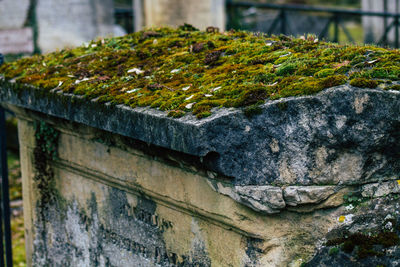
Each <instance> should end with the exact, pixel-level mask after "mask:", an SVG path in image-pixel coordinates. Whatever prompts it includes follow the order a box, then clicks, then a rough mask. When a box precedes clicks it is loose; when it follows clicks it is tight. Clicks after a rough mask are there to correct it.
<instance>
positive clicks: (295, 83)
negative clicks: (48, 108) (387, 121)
mask: <svg viewBox="0 0 400 267" xmlns="http://www.w3.org/2000/svg"><path fill="white" fill-rule="evenodd" d="M0 73H1V74H3V75H4V76H5V78H6V79H15V80H16V81H17V82H19V83H23V84H30V85H33V86H36V87H40V88H41V90H42V91H43V96H46V95H48V94H50V90H52V89H55V88H56V89H57V90H59V91H63V92H65V93H74V94H77V95H82V96H84V97H85V98H86V99H87V100H88V101H89V100H92V99H96V100H97V101H98V102H99V103H105V102H108V103H112V104H123V105H127V106H130V107H137V106H151V107H152V108H157V109H160V110H164V111H167V112H169V113H170V116H172V117H179V116H181V115H184V114H185V113H187V112H193V114H195V115H196V116H197V117H199V118H203V117H205V116H209V115H210V114H211V109H212V108H214V107H246V106H251V105H254V104H256V103H258V102H260V103H262V102H263V101H265V100H268V99H278V98H282V97H289V96H299V95H310V94H315V93H318V92H319V91H321V90H323V89H325V88H329V87H333V86H337V85H341V84H344V83H347V82H349V80H352V79H353V80H352V83H353V84H357V85H355V86H361V87H370V88H371V87H376V86H374V80H373V79H381V80H384V81H387V80H396V79H398V78H399V77H400V52H399V51H398V50H390V49H383V48H378V47H374V46H349V45H347V46H343V45H338V44H333V43H327V42H314V38H312V37H310V38H307V39H306V40H302V39H296V38H292V37H286V36H279V37H277V36H266V35H259V34H258V35H255V34H252V33H248V32H240V31H239V32H237V31H229V32H225V33H219V32H218V31H217V30H216V29H211V28H210V29H209V30H208V31H206V32H202V31H198V30H197V29H195V28H194V27H192V26H191V25H188V24H185V25H183V26H181V27H179V28H178V29H171V28H155V29H148V30H145V31H140V32H137V33H133V34H129V35H126V36H123V37H117V38H109V39H98V40H94V41H92V42H90V43H89V44H88V45H87V46H81V47H77V48H74V49H65V50H61V51H58V52H54V53H51V54H47V55H36V56H33V57H28V58H22V59H20V60H18V61H15V62H9V63H6V64H3V65H2V66H1V67H0ZM360 78H363V79H366V80H362V81H367V82H365V83H363V82H361V80H354V79H360ZM251 109H252V108H250V110H251Z"/></svg>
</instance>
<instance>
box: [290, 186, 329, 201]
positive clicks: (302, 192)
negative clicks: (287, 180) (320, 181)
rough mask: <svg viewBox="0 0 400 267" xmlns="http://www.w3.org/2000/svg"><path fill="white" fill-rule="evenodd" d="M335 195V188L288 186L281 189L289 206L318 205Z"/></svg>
mask: <svg viewBox="0 0 400 267" xmlns="http://www.w3.org/2000/svg"><path fill="white" fill-rule="evenodd" d="M334 193H335V186H288V187H286V188H284V189H283V196H284V199H285V202H286V204H287V205H289V206H297V205H302V204H315V203H319V202H321V201H323V200H325V199H327V198H328V197H330V196H331V195H333V194H334Z"/></svg>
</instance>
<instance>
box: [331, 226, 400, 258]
mask: <svg viewBox="0 0 400 267" xmlns="http://www.w3.org/2000/svg"><path fill="white" fill-rule="evenodd" d="M399 241H400V238H399V236H398V234H397V233H395V232H385V231H382V232H379V233H377V234H375V235H366V234H362V233H354V234H351V235H349V236H347V237H343V238H336V239H332V240H328V242H327V244H326V245H327V246H338V245H340V247H341V249H342V250H343V251H344V252H346V253H349V254H350V253H352V252H353V251H354V250H355V249H356V248H357V250H356V255H357V258H359V259H363V258H367V257H370V256H383V252H382V251H378V250H376V249H375V248H374V246H375V245H380V246H383V247H384V248H389V247H392V246H396V245H399Z"/></svg>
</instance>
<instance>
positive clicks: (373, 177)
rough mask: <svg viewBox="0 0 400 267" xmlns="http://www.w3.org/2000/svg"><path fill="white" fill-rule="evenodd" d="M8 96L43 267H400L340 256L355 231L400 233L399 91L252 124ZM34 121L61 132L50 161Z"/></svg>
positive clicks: (231, 115)
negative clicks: (359, 266) (358, 266)
mask: <svg viewBox="0 0 400 267" xmlns="http://www.w3.org/2000/svg"><path fill="white" fill-rule="evenodd" d="M2 86H4V87H3V88H4V90H2V91H0V101H2V102H3V103H4V102H7V104H5V103H4V104H3V105H5V106H7V107H8V108H10V109H12V110H13V111H14V112H15V113H16V114H17V115H18V117H19V129H20V142H21V156H22V170H23V187H24V209H25V211H26V219H25V220H26V225H27V247H28V258H29V259H31V261H32V263H33V265H35V266H44V265H46V264H48V263H50V264H53V265H63V266H75V265H82V266H88V265H90V264H93V265H98V266H107V265H110V264H111V265H115V266H179V265H181V266H193V264H195V263H198V264H199V265H200V266H300V264H301V263H304V262H306V261H307V260H310V259H311V261H310V263H309V264H311V265H309V266H324V264H325V266H333V265H334V264H336V265H337V264H339V263H340V264H341V263H343V262H345V259H347V260H348V261H349V262H352V259H356V260H358V259H359V260H360V262H362V263H363V264H364V263H365V265H367V264H368V263H370V264H371V263H373V264H375V265H378V264H386V263H387V262H396V261H398V260H399V259H400V253H398V245H397V243H396V244H394V243H390V242H391V241H390V240H391V239H390V238H379V239H378V238H377V239H376V240H375V241H374V242H378V241H379V242H381V240H389V241H390V242H389V241H387V242H386V241H384V242H383V244H381V243H378V244H375V243H374V245H373V246H372V248H369V247H368V249H370V250H371V251H375V252H376V253H378V254H379V255H380V257H375V256H376V255H375V254H373V255H375V256H371V255H369V256H367V257H366V258H363V257H364V254H360V253H359V249H360V245H354V247H351V245H348V246H347V250H346V249H343V250H340V251H339V250H337V249H340V248H342V247H343V246H345V244H349V242H350V241H349V240H346V238H347V237H349V236H350V237H351V235H354V234H358V235H357V236H356V237H358V238H360V237H362V238H373V237H374V236H377V235H382V236H383V237H385V236H388V235H389V236H390V237H392V239H395V240H397V239H396V237H397V238H398V237H399V236H400V230H399V229H400V223H399V219H400V218H399V211H398V208H399V207H400V203H399V200H398V199H399V195H398V194H399V192H400V189H399V188H400V187H399V174H400V162H399V154H400V147H399V143H398V140H399V130H400V117H399V116H400V115H399V114H400V113H399V110H400V106H399V105H400V101H399V100H400V99H399V98H400V93H399V92H396V91H381V90H370V89H356V88H353V87H350V86H340V87H336V88H332V89H328V90H325V91H324V92H321V93H319V94H317V95H314V96H308V97H297V98H288V99H282V100H279V101H269V102H266V103H265V104H264V105H262V106H261V110H262V113H261V114H259V115H256V116H253V117H252V118H247V117H245V116H244V114H243V112H242V110H240V109H221V110H219V111H216V112H215V114H214V115H212V116H210V117H208V118H206V119H203V120H197V119H195V118H194V117H191V116H185V117H183V118H180V119H171V118H168V117H167V116H166V114H165V113H163V112H161V111H156V110H153V109H147V108H136V109H131V108H127V107H124V106H111V105H105V106H104V105H101V106H100V105H99V104H98V103H95V102H87V101H86V100H83V99H82V98H79V97H72V96H70V95H62V94H59V93H54V94H51V93H50V94H49V95H48V96H46V97H43V95H42V94H41V93H40V92H39V90H33V89H32V88H26V87H23V86H20V87H14V85H12V84H9V83H5V82H3V83H2ZM71 98H72V99H73V101H71ZM66 100H68V101H66ZM43 112H46V113H47V114H48V115H44V114H43ZM35 121H45V122H46V124H45V125H47V126H46V127H48V129H56V131H57V132H59V133H60V134H59V136H58V135H57V136H58V139H57V144H56V145H57V147H58V153H57V155H55V157H54V158H48V157H47V158H46V157H44V159H45V161H44V162H43V161H42V160H38V159H41V158H40V156H43V155H41V153H38V152H37V151H38V150H37V148H38V142H37V140H38V139H37V136H36V139H35V128H34V124H35ZM90 126H92V127H94V128H91V127H90ZM46 129H47V128H46ZM104 130H106V131H104ZM50 132H52V131H50ZM35 140H36V141H35ZM40 151H41V150H39V152H40ZM43 163H45V166H43ZM38 170H42V171H43V172H44V173H45V174H46V175H47V176H51V177H50V178H51V179H49V177H47V178H46V179H48V180H46V181H49V182H48V183H47V184H48V188H46V186H43V177H41V176H40V172H38ZM38 185H41V187H39V186H38ZM44 193H45V194H44ZM366 233H367V235H368V236H369V234H368V233H370V234H371V235H370V237H366ZM350 239H351V240H353V239H354V240H357V238H350ZM377 240H378V241H377ZM325 241H328V242H325ZM392 241H393V240H392ZM329 242H331V243H329ZM346 242H347V243H346ZM371 242H372V241H371ZM342 244H343V246H342ZM349 246H350V248H349ZM331 249H333V250H331ZM332 251H336V252H335V253H337V254H335V255H336V256H335V257H337V258H332V261H330V263H329V262H328V261H326V259H327V257H328V256H329V257H331V256H332V255H331V254H332ZM375 252H374V253H375ZM315 253H316V254H315ZM370 253H371V252H370ZM314 254H315V255H314ZM378 254H377V255H378ZM360 255H361V256H363V257H361V256H360ZM364 259H366V260H364ZM313 264H314V265H313ZM329 264H330V265H329ZM340 264H339V265H340ZM343 264H344V263H343ZM343 266H345V265H343ZM389 266H390V265H389ZM393 266H395V265H393Z"/></svg>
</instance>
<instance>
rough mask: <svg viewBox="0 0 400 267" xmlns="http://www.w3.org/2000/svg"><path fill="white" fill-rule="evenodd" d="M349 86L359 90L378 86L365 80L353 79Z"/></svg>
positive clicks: (372, 81) (373, 81) (371, 81)
mask: <svg viewBox="0 0 400 267" xmlns="http://www.w3.org/2000/svg"><path fill="white" fill-rule="evenodd" d="M350 85H351V86H355V87H361V88H376V87H377V86H378V82H377V81H375V80H370V79H366V78H354V79H352V80H351V81H350Z"/></svg>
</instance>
